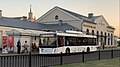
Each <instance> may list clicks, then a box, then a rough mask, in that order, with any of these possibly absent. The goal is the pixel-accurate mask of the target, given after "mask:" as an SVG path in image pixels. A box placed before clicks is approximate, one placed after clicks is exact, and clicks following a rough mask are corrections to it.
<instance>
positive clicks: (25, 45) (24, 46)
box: [22, 41, 29, 53]
mask: <svg viewBox="0 0 120 67" xmlns="http://www.w3.org/2000/svg"><path fill="white" fill-rule="evenodd" d="M22 47H23V48H24V49H23V50H22V53H24V52H25V51H26V52H27V53H28V48H27V47H29V46H28V45H27V41H25V44H24V45H23V46H22Z"/></svg>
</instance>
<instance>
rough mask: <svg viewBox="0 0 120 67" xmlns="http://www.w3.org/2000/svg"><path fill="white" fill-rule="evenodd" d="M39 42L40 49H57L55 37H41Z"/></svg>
mask: <svg viewBox="0 0 120 67" xmlns="http://www.w3.org/2000/svg"><path fill="white" fill-rule="evenodd" d="M40 42H41V45H40V47H45V48H52V47H53V48H55V47H57V44H56V37H55V36H42V37H41V38H40Z"/></svg>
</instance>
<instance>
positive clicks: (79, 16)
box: [56, 6, 93, 22]
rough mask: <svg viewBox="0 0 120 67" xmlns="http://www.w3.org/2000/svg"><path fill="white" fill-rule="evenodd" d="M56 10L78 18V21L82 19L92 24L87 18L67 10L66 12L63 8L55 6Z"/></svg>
mask: <svg viewBox="0 0 120 67" xmlns="http://www.w3.org/2000/svg"><path fill="white" fill-rule="evenodd" d="M56 8H59V9H61V10H63V11H65V12H67V13H69V14H71V15H73V16H75V17H77V18H79V19H83V21H88V22H93V20H91V19H89V18H88V17H86V16H83V15H81V14H78V13H75V12H72V11H69V10H66V9H63V8H60V7H58V6H56Z"/></svg>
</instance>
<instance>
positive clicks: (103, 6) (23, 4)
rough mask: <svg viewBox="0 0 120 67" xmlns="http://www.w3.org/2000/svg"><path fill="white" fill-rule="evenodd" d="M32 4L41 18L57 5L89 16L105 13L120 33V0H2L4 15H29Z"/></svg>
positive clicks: (109, 21) (0, 4) (0, 3)
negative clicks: (90, 14)
mask: <svg viewBox="0 0 120 67" xmlns="http://www.w3.org/2000/svg"><path fill="white" fill-rule="evenodd" d="M30 4H31V5H32V12H33V13H34V16H35V17H36V18H39V17H40V16H42V15H43V14H44V13H46V12H47V11H48V10H50V9H51V8H53V7H55V6H59V7H62V8H64V9H67V10H70V11H73V12H76V13H79V14H82V15H85V16H87V14H88V13H91V12H92V13H94V15H95V16H97V15H103V16H104V18H105V19H106V20H107V21H108V23H109V24H110V25H111V26H114V27H115V28H116V31H115V35H119V30H118V29H119V9H120V7H119V4H120V2H119V0H0V9H1V10H2V11H3V16H7V17H16V16H17V17H18V16H28V12H29V7H30Z"/></svg>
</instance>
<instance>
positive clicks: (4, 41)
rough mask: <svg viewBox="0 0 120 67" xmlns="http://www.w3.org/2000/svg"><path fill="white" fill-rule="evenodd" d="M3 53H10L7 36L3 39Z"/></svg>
mask: <svg viewBox="0 0 120 67" xmlns="http://www.w3.org/2000/svg"><path fill="white" fill-rule="evenodd" d="M2 53H8V48H7V36H3V37H2Z"/></svg>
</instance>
